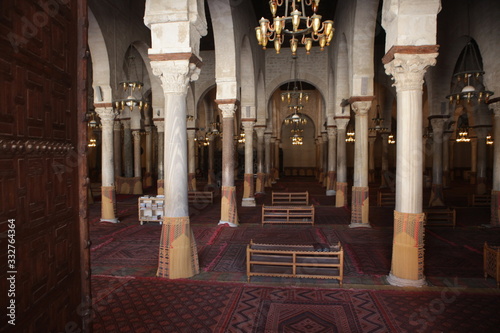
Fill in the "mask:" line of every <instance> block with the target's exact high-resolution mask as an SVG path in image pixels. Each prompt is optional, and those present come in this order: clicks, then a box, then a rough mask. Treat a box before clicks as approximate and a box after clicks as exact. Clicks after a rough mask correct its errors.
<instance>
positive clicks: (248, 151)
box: [241, 119, 256, 207]
mask: <svg viewBox="0 0 500 333" xmlns="http://www.w3.org/2000/svg"><path fill="white" fill-rule="evenodd" d="M241 123H242V125H243V130H244V131H245V175H244V183H243V199H242V201H241V205H242V206H243V207H255V206H256V203H255V196H254V193H255V180H254V177H253V127H254V125H255V121H254V120H253V119H252V120H243V121H242V122H241Z"/></svg>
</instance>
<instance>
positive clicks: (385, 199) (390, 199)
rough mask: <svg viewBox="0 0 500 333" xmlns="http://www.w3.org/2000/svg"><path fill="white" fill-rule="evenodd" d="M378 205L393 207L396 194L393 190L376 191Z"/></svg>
mask: <svg viewBox="0 0 500 333" xmlns="http://www.w3.org/2000/svg"><path fill="white" fill-rule="evenodd" d="M377 206H378V207H387V206H389V207H394V206H396V195H395V193H394V192H387V191H378V192H377Z"/></svg>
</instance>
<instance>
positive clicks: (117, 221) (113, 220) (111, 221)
mask: <svg viewBox="0 0 500 333" xmlns="http://www.w3.org/2000/svg"><path fill="white" fill-rule="evenodd" d="M99 222H108V223H120V220H118V219H116V218H115V219H100V220H99Z"/></svg>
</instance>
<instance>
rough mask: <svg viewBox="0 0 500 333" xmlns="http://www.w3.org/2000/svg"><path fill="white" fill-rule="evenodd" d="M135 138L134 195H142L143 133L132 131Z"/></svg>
mask: <svg viewBox="0 0 500 333" xmlns="http://www.w3.org/2000/svg"><path fill="white" fill-rule="evenodd" d="M132 136H133V137H134V178H135V179H136V180H135V182H134V191H133V194H142V166H141V132H140V130H132Z"/></svg>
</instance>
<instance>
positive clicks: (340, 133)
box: [335, 117, 350, 207]
mask: <svg viewBox="0 0 500 333" xmlns="http://www.w3.org/2000/svg"><path fill="white" fill-rule="evenodd" d="M349 120H350V117H335V123H336V124H337V182H336V185H335V207H347V205H348V202H347V161H346V156H347V154H346V142H345V139H346V128H347V124H348V123H349Z"/></svg>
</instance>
